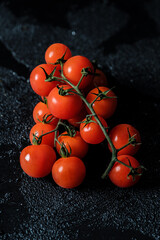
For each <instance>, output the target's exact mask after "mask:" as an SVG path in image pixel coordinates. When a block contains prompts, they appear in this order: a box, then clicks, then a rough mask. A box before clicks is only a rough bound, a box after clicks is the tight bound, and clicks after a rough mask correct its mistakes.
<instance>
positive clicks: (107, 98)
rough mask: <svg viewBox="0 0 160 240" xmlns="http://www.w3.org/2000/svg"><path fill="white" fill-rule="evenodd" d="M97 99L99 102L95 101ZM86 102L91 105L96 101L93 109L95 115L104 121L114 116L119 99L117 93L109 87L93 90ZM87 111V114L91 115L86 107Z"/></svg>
mask: <svg viewBox="0 0 160 240" xmlns="http://www.w3.org/2000/svg"><path fill="white" fill-rule="evenodd" d="M98 96H99V97H98ZM97 97H98V98H97ZM96 98H97V100H96V101H95V99H96ZM86 100H87V101H88V102H89V103H92V102H93V101H94V102H93V104H92V107H93V109H94V111H95V113H96V114H97V115H99V116H101V117H103V118H104V119H107V118H110V117H111V116H112V115H113V114H114V112H115V110H116V107H117V97H116V95H115V93H114V92H113V91H112V90H111V89H109V88H107V87H98V88H94V89H92V90H91V91H90V92H89V93H88V95H87V97H86ZM86 109H87V112H88V113H90V110H89V109H88V107H86Z"/></svg>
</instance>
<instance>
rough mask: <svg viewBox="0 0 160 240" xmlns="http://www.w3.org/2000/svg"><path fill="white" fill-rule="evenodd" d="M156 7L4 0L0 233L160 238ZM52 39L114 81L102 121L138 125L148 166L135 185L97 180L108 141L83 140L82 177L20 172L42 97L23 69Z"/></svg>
mask: <svg viewBox="0 0 160 240" xmlns="http://www.w3.org/2000/svg"><path fill="white" fill-rule="evenodd" d="M159 13H160V2H159V1H158V0H153V1H152V0H148V1H147V0H146V1H145V0H141V1H138V0H137V1H136V0H134V1H132V0H130V1H122V0H113V1H111V0H110V1H109V0H108V1H107V0H106V1H100V0H97V1H91V0H88V1H71V0H70V1H48V2H47V1H45V2H39V3H37V4H35V2H34V5H33V1H32V2H31V1H26V2H24V1H17V0H16V1H1V3H0V86H1V94H0V101H1V102H0V103H1V105H0V115H1V125H0V126H1V137H0V141H1V159H0V170H1V179H0V187H1V196H2V197H1V200H0V204H1V205H0V214H1V226H0V239H11V240H16V239H18V240H19V239H23V240H24V239H38V240H41V239H45V240H46V239H56V240H61V239H62V240H65V239H67V240H72V239H74V240H76V239H108V240H114V239H116V240H119V239H124V240H125V239H132V240H136V239H157V240H158V239H160V227H159V226H160V210H159V209H160V203H159V198H160V176H159V170H160V157H159V146H160V145H159V144H160V125H159V119H160V118H159V117H160V111H159V101H160V97H159V96H160V95H159V92H160V82H159V81H160V50H159V49H160V17H159ZM55 42H62V43H64V44H66V45H67V46H68V47H69V48H70V49H71V51H72V54H73V55H84V56H86V57H88V58H89V59H91V60H93V59H96V60H97V61H98V62H99V64H100V66H101V67H102V69H103V71H104V72H105V73H106V75H107V78H108V81H109V86H110V87H112V86H115V92H116V94H117V96H118V108H117V112H116V113H115V115H114V116H113V117H112V118H111V119H109V120H108V124H109V126H110V127H111V128H112V127H113V126H115V125H116V124H119V123H129V124H132V125H133V126H135V127H136V128H137V129H138V130H139V131H140V133H141V137H142V143H143V144H142V147H141V149H140V151H139V152H138V153H137V154H136V158H137V159H138V160H139V161H140V163H141V164H143V165H144V166H145V167H146V168H147V171H146V172H145V174H144V175H143V177H142V178H141V180H140V182H139V183H138V184H137V185H135V186H134V187H132V188H130V189H120V188H117V187H115V186H114V185H113V184H111V183H110V181H109V180H106V181H105V180H103V181H102V180H101V178H100V176H101V174H102V173H103V171H104V170H105V167H106V164H107V163H108V162H109V159H110V153H109V152H108V150H106V142H104V143H103V144H100V145H98V146H96V148H95V147H92V146H91V147H90V150H89V154H88V155H87V157H86V158H85V159H84V162H85V164H86V167H87V176H86V179H85V181H84V183H83V184H82V185H81V186H80V187H78V188H76V189H72V190H66V189H62V188H60V187H58V186H57V185H56V184H55V183H54V182H53V181H52V177H51V175H49V176H47V177H45V178H44V179H33V178H30V177H28V176H27V175H26V174H24V173H23V172H22V170H21V168H20V165H19V155H20V152H21V151H22V149H23V148H24V147H26V146H27V145H29V144H30V143H29V139H28V135H29V132H30V129H31V127H32V126H33V125H34V121H33V118H32V111H33V108H34V106H35V104H36V103H38V101H39V98H38V97H37V96H36V94H35V93H34V92H33V91H32V89H31V87H30V84H29V74H30V72H31V71H32V69H33V68H34V67H35V66H37V65H39V64H41V63H44V53H45V50H46V49H47V47H48V46H49V45H50V44H52V43H55Z"/></svg>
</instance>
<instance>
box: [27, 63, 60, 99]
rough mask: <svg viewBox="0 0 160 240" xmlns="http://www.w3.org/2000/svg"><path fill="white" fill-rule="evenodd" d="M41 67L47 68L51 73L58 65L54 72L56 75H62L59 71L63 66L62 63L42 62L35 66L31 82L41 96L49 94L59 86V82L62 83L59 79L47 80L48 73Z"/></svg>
mask: <svg viewBox="0 0 160 240" xmlns="http://www.w3.org/2000/svg"><path fill="white" fill-rule="evenodd" d="M41 67H42V68H44V69H45V71H46V72H47V74H48V75H49V74H51V72H52V71H53V70H54V68H55V67H56V71H55V73H54V76H55V77H61V75H60V71H59V70H60V69H61V68H60V65H53V64H41V65H38V66H37V67H35V68H34V69H33V70H32V72H31V74H30V84H31V87H32V89H33V91H34V92H35V93H37V94H38V95H40V96H48V94H49V93H50V91H51V90H52V89H53V88H54V87H55V86H57V84H61V83H60V82H58V81H52V82H45V79H46V75H45V73H44V70H43V69H42V68H41Z"/></svg>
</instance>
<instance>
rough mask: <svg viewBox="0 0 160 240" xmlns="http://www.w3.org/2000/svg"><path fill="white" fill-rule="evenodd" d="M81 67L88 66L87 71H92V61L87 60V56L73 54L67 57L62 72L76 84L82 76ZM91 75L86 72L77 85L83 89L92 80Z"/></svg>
mask: <svg viewBox="0 0 160 240" xmlns="http://www.w3.org/2000/svg"><path fill="white" fill-rule="evenodd" d="M83 68H89V71H90V72H91V73H93V72H94V68H93V65H92V63H91V62H90V61H89V59H88V58H86V57H83V56H74V57H71V58H69V59H68V60H67V61H66V62H65V63H64V66H63V73H64V76H65V77H66V78H67V79H68V80H69V81H70V82H71V83H73V84H74V85H77V84H78V82H79V80H80V79H81V76H82V73H81V71H82V69H83ZM92 78H93V75H92V74H88V75H87V76H84V78H83V80H82V82H81V83H80V85H79V88H80V89H83V88H85V87H87V85H89V84H90V82H91V81H92Z"/></svg>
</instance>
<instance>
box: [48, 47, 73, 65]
mask: <svg viewBox="0 0 160 240" xmlns="http://www.w3.org/2000/svg"><path fill="white" fill-rule="evenodd" d="M64 54H65V56H64V60H67V59H69V58H70V57H72V53H71V50H70V49H69V48H68V47H67V46H66V45H64V44H62V43H54V44H52V45H50V46H49V47H48V48H47V50H46V52H45V60H46V63H56V62H57V60H58V59H60V58H62V56H63V55H64Z"/></svg>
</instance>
